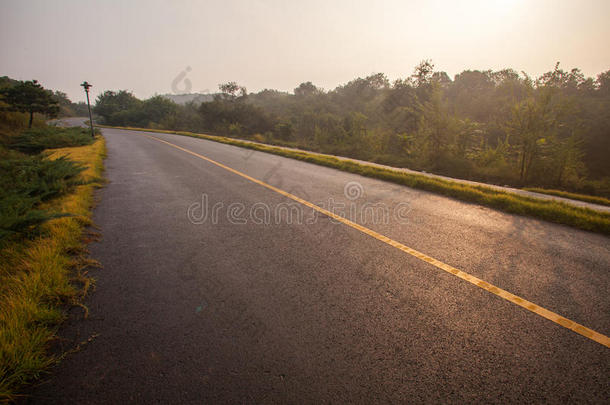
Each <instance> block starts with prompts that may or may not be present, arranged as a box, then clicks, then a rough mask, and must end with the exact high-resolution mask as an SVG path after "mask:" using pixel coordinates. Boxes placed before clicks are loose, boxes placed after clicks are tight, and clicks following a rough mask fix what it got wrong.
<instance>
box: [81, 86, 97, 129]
mask: <svg viewBox="0 0 610 405" xmlns="http://www.w3.org/2000/svg"><path fill="white" fill-rule="evenodd" d="M81 86H83V88H84V89H85V93H87V108H88V109H89V126H90V127H91V137H92V138H95V133H94V132H93V118H92V117H91V104H89V89H90V88H91V85H90V84H89V83H87V82H86V81H85V82H82V83H81Z"/></svg>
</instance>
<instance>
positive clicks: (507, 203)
mask: <svg viewBox="0 0 610 405" xmlns="http://www.w3.org/2000/svg"><path fill="white" fill-rule="evenodd" d="M100 126H102V125H100ZM102 127H103V126H102ZM108 128H117V129H128V130H134V131H146V132H158V133H167V134H175V135H182V136H190V137H194V138H201V139H207V140H210V141H215V142H221V143H225V144H229V145H234V146H239V147H242V148H248V149H253V150H257V151H261V152H266V153H273V154H275V155H280V156H284V157H288V158H292V159H297V160H301V161H304V162H308V163H314V164H317V165H321V166H327V167H332V168H334V169H338V170H342V171H346V172H350V173H355V174H359V175H362V176H366V177H372V178H376V179H380V180H385V181H389V182H392V183H397V184H401V185H404V186H407V187H411V188H416V189H420V190H425V191H430V192H433V193H436V194H441V195H444V196H448V197H452V198H455V199H458V200H461V201H466V202H471V203H476V204H480V205H483V206H486V207H490V208H494V209H498V210H500V211H504V212H508V213H511V214H517V215H523V216H529V217H533V218H538V219H542V220H545V221H549V222H554V223H557V224H562V225H568V226H571V227H574V228H578V229H583V230H586V231H592V232H597V233H601V234H604V235H610V213H606V212H599V211H594V210H591V209H588V208H583V207H576V206H572V205H569V204H566V203H563V202H559V201H552V200H542V199H537V198H531V197H525V196H521V195H518V194H513V193H509V192H505V191H501V190H497V189H493V188H491V187H485V186H477V185H471V184H464V183H459V182H454V181H450V180H445V179H439V178H432V177H428V176H423V175H418V174H411V173H405V172H402V171H398V170H391V169H386V168H380V167H376V166H372V165H366V164H361V163H357V162H353V161H350V160H344V159H339V158H337V157H334V156H329V155H322V154H316V153H310V152H305V151H299V150H288V149H284V148H280V147H276V146H270V145H262V144H259V143H253V142H249V141H243V140H238V139H234V138H226V137H222V136H213V135H205V134H196V133H192V132H184V131H169V130H158V129H146V128H133V127H108Z"/></svg>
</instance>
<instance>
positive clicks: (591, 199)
mask: <svg viewBox="0 0 610 405" xmlns="http://www.w3.org/2000/svg"><path fill="white" fill-rule="evenodd" d="M523 190H525V191H533V192H535V193H542V194H548V195H554V196H557V197H565V198H569V199H571V200H579V201H584V202H588V203H592V204H599V205H605V206H607V207H610V200H609V199H607V198H604V197H597V196H593V195H586V194H578V193H570V192H568V191H561V190H549V189H545V188H536V187H528V188H524V189H523Z"/></svg>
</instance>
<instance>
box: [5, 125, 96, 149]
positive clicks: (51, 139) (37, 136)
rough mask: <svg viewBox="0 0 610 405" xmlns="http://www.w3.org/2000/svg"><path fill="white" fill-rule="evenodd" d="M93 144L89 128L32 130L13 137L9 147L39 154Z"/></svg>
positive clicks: (49, 127) (43, 128)
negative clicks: (47, 150)
mask: <svg viewBox="0 0 610 405" xmlns="http://www.w3.org/2000/svg"><path fill="white" fill-rule="evenodd" d="M92 142H93V138H92V137H91V133H90V132H89V129H87V128H81V127H73V128H60V127H53V126H47V127H41V128H31V129H28V130H25V131H23V132H22V133H21V134H19V135H17V136H14V137H12V139H11V141H10V143H9V145H8V146H9V147H10V148H12V149H15V150H18V151H20V152H23V153H29V154H37V153H40V152H42V151H43V150H45V149H56V148H66V147H71V146H84V145H90V144H91V143H92Z"/></svg>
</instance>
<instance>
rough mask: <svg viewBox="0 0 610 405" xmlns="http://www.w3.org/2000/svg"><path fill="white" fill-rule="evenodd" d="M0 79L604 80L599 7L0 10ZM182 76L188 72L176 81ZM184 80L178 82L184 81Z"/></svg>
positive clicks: (151, 86)
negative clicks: (426, 70) (574, 72)
mask: <svg viewBox="0 0 610 405" xmlns="http://www.w3.org/2000/svg"><path fill="white" fill-rule="evenodd" d="M0 7H1V10H0V75H8V76H10V77H12V78H16V79H21V80H26V79H38V80H39V81H40V82H41V83H42V84H43V85H44V86H45V87H47V88H51V89H57V90H62V91H64V92H66V93H67V94H68V96H69V97H70V98H71V99H72V100H75V101H78V100H82V99H83V97H84V96H83V94H82V89H81V88H80V87H79V83H81V82H82V81H83V80H88V81H89V82H91V83H92V84H93V86H94V87H93V89H92V90H93V94H98V93H100V92H101V91H103V90H108V89H112V90H117V89H128V90H131V91H133V92H134V93H135V95H136V96H138V97H140V98H146V97H149V96H151V95H154V94H155V93H159V94H162V93H170V92H175V91H178V92H182V91H183V90H184V89H185V88H186V89H188V88H187V87H185V86H186V84H187V83H186V82H185V81H183V80H177V83H176V86H174V88H173V89H172V82H173V81H174V79H176V77H178V75H179V74H180V73H181V72H184V73H186V75H185V76H184V77H185V78H186V79H188V80H189V81H190V83H191V91H192V92H200V91H203V92H215V91H216V90H217V88H218V84H219V83H223V82H227V81H236V82H238V83H239V84H241V85H244V86H246V87H247V88H248V90H249V91H258V90H261V89H263V88H274V89H279V90H288V91H292V89H294V88H295V87H296V86H298V84H299V83H301V82H304V81H312V82H313V83H314V84H316V85H318V86H320V87H323V88H325V89H332V88H335V87H336V86H337V85H339V84H343V83H346V82H347V81H349V80H351V79H354V78H356V77H358V76H361V77H364V76H367V75H369V74H371V73H373V72H383V73H385V74H386V75H387V76H388V77H389V78H390V79H391V80H394V79H396V78H399V77H407V76H409V75H410V74H411V73H412V71H413V68H414V66H415V65H416V64H417V63H419V62H420V61H421V60H423V59H432V61H433V63H434V64H435V65H436V70H444V71H446V72H447V73H448V74H449V75H450V76H451V77H453V76H454V75H455V74H456V73H459V72H461V71H463V70H465V69H483V70H484V69H494V70H497V69H501V68H505V67H512V68H513V69H515V70H518V71H521V70H524V71H526V72H528V73H529V74H531V75H533V76H538V75H540V74H541V73H544V72H546V71H549V70H552V68H553V66H554V64H555V62H557V61H561V64H562V67H563V68H564V69H571V68H573V67H579V68H580V69H582V71H583V72H584V73H585V74H586V75H587V76H595V75H597V74H598V73H600V72H602V71H605V70H608V69H610V44H609V42H610V41H609V39H610V23H609V21H610V0H597V1H593V0H591V1H586V0H570V1H562V0H540V1H537V0H484V1H474V0H472V1H458V0H455V1H440V0H437V1H425V0H417V1H410V0H402V1H371V0H367V1H357V0H352V1H332V0H326V1H307V0H301V1H280V0H277V1H276V0H250V1H230V0H223V1H188V0H174V1H163V0H145V1H135V0H134V1H129V0H120V1H119V0H117V1H113V0H106V1H83V0H75V1H60V0H55V1H50V0H42V1H28V0H18V1H7V0H0ZM187 68H190V70H188V69H187ZM187 70H188V71H187Z"/></svg>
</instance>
